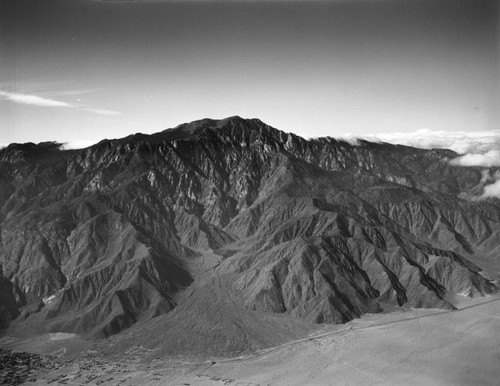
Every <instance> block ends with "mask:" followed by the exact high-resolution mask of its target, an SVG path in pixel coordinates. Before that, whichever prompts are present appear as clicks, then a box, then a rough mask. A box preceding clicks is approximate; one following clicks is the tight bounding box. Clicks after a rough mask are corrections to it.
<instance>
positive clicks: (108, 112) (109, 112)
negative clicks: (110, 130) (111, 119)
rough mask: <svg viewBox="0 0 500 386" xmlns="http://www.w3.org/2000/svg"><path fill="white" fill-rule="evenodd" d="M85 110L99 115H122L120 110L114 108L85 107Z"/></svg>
mask: <svg viewBox="0 0 500 386" xmlns="http://www.w3.org/2000/svg"><path fill="white" fill-rule="evenodd" d="M84 110H85V111H89V112H91V113H94V114H99V115H121V113H120V112H118V111H114V110H105V109H92V108H85V109H84Z"/></svg>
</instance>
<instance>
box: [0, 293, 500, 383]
mask: <svg viewBox="0 0 500 386" xmlns="http://www.w3.org/2000/svg"><path fill="white" fill-rule="evenodd" d="M462 307H463V308H462V309H460V310H457V311H446V312H443V311H440V310H411V311H406V312H402V311H401V312H394V313H390V314H377V315H367V316H365V317H363V318H362V319H359V320H355V321H352V322H350V323H348V324H346V325H343V326H340V327H339V326H331V327H330V326H325V328H324V332H323V333H322V334H320V335H318V336H316V337H311V338H306V339H302V340H299V341H295V342H291V343H288V344H285V345H283V346H280V347H276V348H272V349H268V350H265V351H262V352H259V353H257V354H255V355H251V356H244V357H239V358H232V359H227V358H208V359H207V360H206V361H202V362H197V363H190V362H187V361H183V358H182V357H172V358H167V359H164V360H158V361H155V362H154V363H150V364H144V363H142V359H143V358H144V357H146V356H148V355H149V354H150V352H149V350H147V349H145V348H142V347H141V346H140V345H139V344H138V345H137V346H134V347H131V348H130V349H129V350H127V351H126V352H124V353H123V354H122V355H121V357H119V358H113V359H114V360H106V359H103V357H102V356H100V355H99V346H92V345H91V343H89V342H86V341H83V340H81V339H80V338H78V337H77V336H74V335H71V334H60V333H59V334H48V335H46V336H43V337H38V338H37V339H38V340H33V339H31V340H29V341H28V340H26V341H22V340H15V339H11V340H10V341H9V338H2V339H1V340H0V345H1V346H2V347H6V348H14V349H16V350H20V351H30V352H37V353H40V354H43V355H45V354H50V355H54V354H56V356H57V354H59V357H58V360H59V361H60V362H61V363H62V364H63V366H62V367H60V368H57V369H54V370H50V371H47V372H46V373H41V374H39V376H38V377H37V380H36V381H35V382H27V383H26V384H32V385H33V384H37V385H46V384H68V385H100V384H102V385H144V386H146V385H183V386H186V385H191V386H195V385H197V386H198V385H199V386H201V385H213V386H215V385H240V386H241V385H401V384H405V385H420V384H422V385H423V384H426V385H495V384H498V383H499V379H500V366H499V364H500V299H498V298H483V299H481V300H479V301H478V300H476V301H475V302H472V303H471V302H469V303H468V304H467V303H465V302H464V303H462ZM138 343H140V342H138ZM7 346H8V347H7Z"/></svg>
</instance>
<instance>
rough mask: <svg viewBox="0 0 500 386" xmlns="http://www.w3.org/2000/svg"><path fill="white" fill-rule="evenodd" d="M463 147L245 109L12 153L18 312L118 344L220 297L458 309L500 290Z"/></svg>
mask: <svg viewBox="0 0 500 386" xmlns="http://www.w3.org/2000/svg"><path fill="white" fill-rule="evenodd" d="M455 156H456V154H455V153H453V152H452V151H449V150H422V149H414V148H409V147H404V146H394V145H389V144H374V143H369V142H361V143H360V144H358V145H351V144H349V143H346V142H342V141H337V140H334V139H331V138H321V139H315V140H309V141H308V140H305V139H303V138H300V137H298V136H295V135H293V134H287V133H284V132H281V131H278V130H276V129H273V128H271V127H269V126H267V125H266V124H264V123H263V122H261V121H259V120H255V119H252V120H244V119H241V118H238V117H231V118H228V119H224V120H220V121H214V120H208V119H206V120H201V121H196V122H192V123H189V124H184V125H180V126H178V127H176V128H174V129H170V130H166V131H164V132H161V133H157V134H154V135H142V134H136V135H132V136H129V137H126V138H123V139H118V140H105V141H102V142H100V143H98V144H96V145H94V146H92V147H89V148H87V149H82V150H73V151H62V150H60V149H59V146H58V145H57V144H53V143H43V144H38V145H34V144H23V145H18V144H16V145H10V146H9V147H7V148H4V149H2V150H0V182H1V183H0V232H1V233H0V237H1V239H0V264H1V268H2V272H3V277H0V286H3V287H1V288H4V287H5V288H6V290H5V291H4V290H2V291H0V292H1V293H2V294H4V295H2V296H3V297H2V298H0V302H1V304H0V307H3V308H2V309H6V310H9V311H8V312H2V314H3V315H6V316H5V317H4V319H5V320H7V319H13V318H15V317H17V315H18V313H21V316H20V317H18V318H17V319H16V321H15V322H14V323H22V322H21V320H25V321H29V320H37V321H43V323H42V325H43V326H44V328H46V329H49V330H53V331H56V330H57V331H73V332H79V333H84V334H91V335H94V336H108V335H110V334H113V333H116V332H118V331H120V330H122V329H124V328H126V327H129V326H132V325H134V324H135V323H137V322H138V321H144V320H149V319H151V318H152V317H154V316H157V315H164V314H165V315H171V316H169V317H170V318H181V319H182V318H183V315H184V317H185V318H189V317H191V316H190V315H191V314H190V312H193V309H198V308H199V311H197V316H196V317H197V318H201V317H202V315H203V314H206V313H209V312H212V311H209V310H207V309H206V308H205V307H204V306H202V305H201V304H202V303H203V302H207V301H210V300H209V299H207V296H208V295H207V293H209V292H210V291H214V292H213V299H212V300H213V302H214V309H218V310H220V312H221V313H224V310H225V307H227V308H228V309H229V308H230V309H232V310H233V311H232V313H231V315H233V316H234V315H235V312H242V313H244V314H245V315H247V316H248V315H252V312H254V313H257V314H261V313H264V314H267V313H279V314H285V315H289V316H292V317H296V318H299V319H301V320H302V319H305V320H306V321H310V322H317V323H325V322H326V323H336V322H346V321H348V320H351V319H352V318H354V317H359V316H360V315H362V314H363V313H366V312H378V311H380V310H381V309H382V308H383V307H384V306H386V305H391V306H403V305H408V306H412V307H441V308H448V309H452V308H453V307H454V306H453V296H454V295H457V294H462V295H467V296H476V295H483V294H486V293H490V292H493V291H496V278H497V277H498V275H499V274H500V264H499V261H498V258H497V252H498V245H500V244H499V241H500V238H499V235H500V205H499V202H498V200H496V199H491V200H488V201H471V200H467V199H466V197H468V196H471V195H474V194H476V193H477V192H480V191H481V188H482V185H481V184H482V183H483V182H482V179H481V171H482V169H481V168H463V167H458V166H452V165H450V163H449V162H448V161H449V159H451V158H453V157H455ZM492 172H493V170H492ZM187 294H189V295H187ZM186 304H190V306H189V307H187V306H186ZM34 305H35V306H34ZM183 305H184V306H183ZM197 307H198V308H197ZM183 310H184V311H183ZM234 310H239V311H234ZM183 312H184V314H183ZM228 315H229V314H228ZM233 316H231V317H233ZM227 318H229V316H227ZM172 320H173V319H172ZM200 320H203V322H201V321H200V323H206V324H210V323H212V322H210V321H209V320H208V319H200ZM225 322H227V320H225V321H223V320H220V321H219V325H221V326H223V325H224V323H225ZM165 323H167V324H168V323H170V322H168V320H167V319H165ZM269 323H271V322H269ZM276 323H278V322H276ZM246 328H247V330H248V328H250V327H248V326H247V327H246ZM242 329H243V330H244V328H243V327H242ZM200 333H201V332H200ZM224 333H225V334H227V331H225V332H224ZM261 338H262V337H255V339H254V340H253V341H252V342H258V341H259V339H261ZM235 342H236V343H234V344H235V346H238V345H240V346H241V345H242V344H251V342H250V343H249V342H247V341H239V340H236V341H235ZM256 344H257V343H256Z"/></svg>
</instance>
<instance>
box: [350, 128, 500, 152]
mask: <svg viewBox="0 0 500 386" xmlns="http://www.w3.org/2000/svg"><path fill="white" fill-rule="evenodd" d="M356 137H359V138H362V139H366V140H368V141H373V142H388V143H394V144H398V145H406V146H413V147H418V148H423V149H450V150H453V151H455V152H457V153H459V154H469V153H476V154H482V153H486V152H489V151H491V150H498V149H500V130H491V131H444V130H440V131H433V130H429V129H420V130H417V131H412V132H396V133H378V134H368V135H363V136H354V135H351V134H347V135H346V136H344V138H346V139H350V140H352V139H353V138H356Z"/></svg>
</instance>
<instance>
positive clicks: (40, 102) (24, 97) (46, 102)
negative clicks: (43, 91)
mask: <svg viewBox="0 0 500 386" xmlns="http://www.w3.org/2000/svg"><path fill="white" fill-rule="evenodd" d="M0 96H2V97H4V99H7V100H9V101H12V102H17V103H23V104H26V105H33V106H42V107H76V106H74V105H72V104H69V103H66V102H61V101H56V100H54V99H49V98H42V97H39V96H36V95H28V94H19V93H14V92H8V91H2V90H0Z"/></svg>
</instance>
